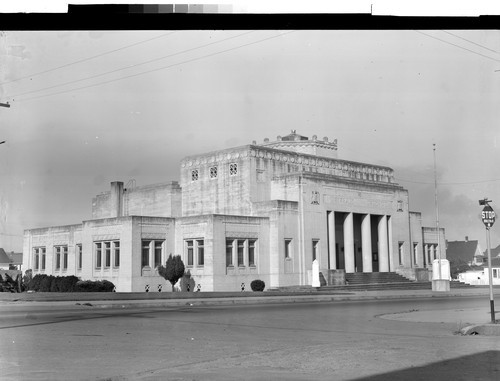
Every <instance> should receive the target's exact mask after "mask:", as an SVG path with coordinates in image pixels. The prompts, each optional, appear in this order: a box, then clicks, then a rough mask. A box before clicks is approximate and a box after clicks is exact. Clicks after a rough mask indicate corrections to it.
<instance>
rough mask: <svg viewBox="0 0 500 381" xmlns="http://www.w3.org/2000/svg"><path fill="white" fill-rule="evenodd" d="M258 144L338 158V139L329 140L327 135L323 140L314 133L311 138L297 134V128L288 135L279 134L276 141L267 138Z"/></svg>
mask: <svg viewBox="0 0 500 381" xmlns="http://www.w3.org/2000/svg"><path fill="white" fill-rule="evenodd" d="M258 145H259V146H264V147H269V148H276V149H280V150H285V151H293V152H297V153H304V154H308V155H314V156H322V157H328V158H331V159H336V158H337V139H335V140H334V141H332V142H329V141H328V138H327V137H326V136H325V137H324V138H323V139H322V140H318V138H317V136H316V135H313V136H312V139H309V138H308V137H307V136H303V135H299V134H297V132H296V130H292V132H291V133H290V134H288V135H286V136H283V137H282V136H278V137H277V138H276V141H274V142H270V141H269V139H267V138H266V139H264V143H262V144H258Z"/></svg>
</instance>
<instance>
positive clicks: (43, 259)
mask: <svg viewBox="0 0 500 381" xmlns="http://www.w3.org/2000/svg"><path fill="white" fill-rule="evenodd" d="M42 270H45V247H42Z"/></svg>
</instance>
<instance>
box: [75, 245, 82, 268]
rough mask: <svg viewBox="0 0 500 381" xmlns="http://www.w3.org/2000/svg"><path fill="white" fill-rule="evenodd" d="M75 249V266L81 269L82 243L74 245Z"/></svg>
mask: <svg viewBox="0 0 500 381" xmlns="http://www.w3.org/2000/svg"><path fill="white" fill-rule="evenodd" d="M75 250H76V268H77V269H78V270H81V269H82V245H81V244H78V245H76V247H75Z"/></svg>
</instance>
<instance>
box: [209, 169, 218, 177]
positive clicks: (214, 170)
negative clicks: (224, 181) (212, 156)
mask: <svg viewBox="0 0 500 381" xmlns="http://www.w3.org/2000/svg"><path fill="white" fill-rule="evenodd" d="M210 178H211V179H216V178H217V167H210Z"/></svg>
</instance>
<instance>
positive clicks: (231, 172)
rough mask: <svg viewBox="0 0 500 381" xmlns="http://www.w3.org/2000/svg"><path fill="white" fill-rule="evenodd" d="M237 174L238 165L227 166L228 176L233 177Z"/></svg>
mask: <svg viewBox="0 0 500 381" xmlns="http://www.w3.org/2000/svg"><path fill="white" fill-rule="evenodd" d="M237 174H238V164H235V163H233V164H229V175H230V176H235V175H237Z"/></svg>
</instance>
